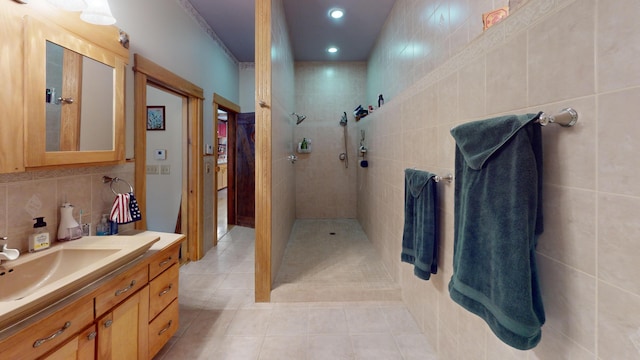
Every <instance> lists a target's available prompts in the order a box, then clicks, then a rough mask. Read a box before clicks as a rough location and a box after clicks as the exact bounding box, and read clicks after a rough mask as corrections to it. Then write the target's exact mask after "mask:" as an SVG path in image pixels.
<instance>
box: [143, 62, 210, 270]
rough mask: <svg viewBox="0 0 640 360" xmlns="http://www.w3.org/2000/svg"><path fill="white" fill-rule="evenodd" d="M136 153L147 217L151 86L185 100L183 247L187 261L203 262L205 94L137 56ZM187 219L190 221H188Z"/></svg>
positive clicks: (144, 211)
mask: <svg viewBox="0 0 640 360" xmlns="http://www.w3.org/2000/svg"><path fill="white" fill-rule="evenodd" d="M133 58H134V67H133V71H134V113H135V114H134V119H135V120H134V139H135V141H134V149H135V150H134V151H135V155H134V156H135V178H136V181H135V191H136V194H137V195H136V198H137V201H138V206H139V207H140V211H141V212H142V214H146V192H147V180H146V165H147V164H146V163H147V156H146V151H147V137H146V131H147V85H153V86H155V87H156V88H159V89H166V90H168V91H170V92H173V93H176V94H178V95H180V96H183V97H184V98H185V99H186V100H185V101H183V104H182V114H183V119H185V120H184V121H183V134H182V136H183V146H185V147H186V151H183V152H184V155H183V157H184V158H183V165H182V174H183V178H184V179H186V181H183V182H182V203H181V214H182V222H183V224H186V227H183V229H186V236H187V241H186V244H185V243H183V245H182V256H183V260H200V259H201V258H202V257H203V256H204V253H203V252H204V251H203V249H204V246H203V243H202V241H203V238H202V234H203V231H202V226H203V219H204V211H203V197H202V194H203V190H202V189H203V170H202V168H203V166H202V162H203V156H202V151H201V149H202V119H203V100H204V91H203V90H202V88H200V87H198V86H196V85H194V84H192V83H191V82H189V81H187V80H185V79H183V78H181V77H180V76H178V75H176V74H174V73H172V72H171V71H169V70H167V69H165V68H163V67H162V66H160V65H158V64H156V63H154V62H153V61H151V60H149V59H146V58H145V57H143V56H142V55H140V54H134V55H133ZM185 217H186V219H185ZM136 229H140V230H146V229H147V221H146V218H145V217H144V216H143V217H142V221H138V222H136Z"/></svg>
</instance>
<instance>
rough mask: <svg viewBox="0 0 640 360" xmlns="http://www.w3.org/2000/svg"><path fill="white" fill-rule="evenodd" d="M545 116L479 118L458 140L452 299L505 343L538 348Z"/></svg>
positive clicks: (454, 132)
mask: <svg viewBox="0 0 640 360" xmlns="http://www.w3.org/2000/svg"><path fill="white" fill-rule="evenodd" d="M538 117H539V114H538V115H536V114H527V115H510V116H502V117H498V118H493V119H488V120H482V121H474V122H471V123H467V124H463V125H460V126H458V127H456V128H453V129H451V135H452V136H453V137H454V139H455V140H456V157H455V173H456V180H455V192H454V205H455V210H454V249H453V276H452V277H451V281H450V282H449V294H450V296H451V298H452V299H453V300H454V301H455V302H457V303H458V304H460V305H461V306H462V307H464V308H465V309H467V310H469V311H471V312H472V313H474V314H476V315H478V316H480V317H481V318H482V319H483V320H484V321H485V322H486V323H487V324H488V325H489V328H491V331H493V333H494V334H495V335H496V336H497V337H498V338H500V339H501V340H502V341H504V342H505V343H506V344H508V345H510V346H512V347H514V348H516V349H520V350H527V349H531V348H533V347H535V346H536V345H537V344H538V342H539V341H540V337H541V327H542V324H544V321H545V315H544V308H543V305H542V296H541V294H540V285H539V282H538V271H537V268H536V259H535V247H536V244H537V240H538V236H539V235H540V234H541V233H542V231H543V226H542V138H541V132H540V125H539V124H535V123H534V122H533V121H534V120H536V119H537V118H538Z"/></svg>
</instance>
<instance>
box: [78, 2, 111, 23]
mask: <svg viewBox="0 0 640 360" xmlns="http://www.w3.org/2000/svg"><path fill="white" fill-rule="evenodd" d="M86 2H87V8H86V9H85V10H83V11H82V14H80V19H82V20H84V21H86V22H88V23H91V24H96V25H112V24H115V22H116V19H115V18H114V17H113V15H111V8H109V3H108V2H107V0H86Z"/></svg>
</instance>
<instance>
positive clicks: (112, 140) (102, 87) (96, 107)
mask: <svg viewBox="0 0 640 360" xmlns="http://www.w3.org/2000/svg"><path fill="white" fill-rule="evenodd" d="M24 26H25V32H24V36H25V38H24V57H25V61H24V65H25V66H24V79H25V89H24V91H25V103H24V115H25V124H24V129H25V130H24V131H25V144H24V164H25V168H30V167H47V166H60V165H71V164H91V163H98V164H104V163H118V162H123V161H124V160H125V159H124V156H125V145H124V137H125V134H124V122H125V119H124V117H125V96H124V91H125V66H126V63H127V61H128V51H127V50H125V51H120V52H119V53H115V52H113V51H110V50H107V49H105V48H103V47H101V46H99V45H96V44H94V43H92V42H90V41H88V40H87V39H85V38H82V37H80V36H78V35H76V34H74V33H72V32H70V31H67V30H66V29H64V28H62V27H60V26H59V25H56V24H54V23H50V22H44V21H41V20H39V19H36V18H34V17H30V16H25V17H24ZM88 34H91V31H90V29H88ZM116 35H117V34H116ZM113 41H114V42H117V41H118V39H117V37H115V38H114V39H113ZM123 55H125V56H123Z"/></svg>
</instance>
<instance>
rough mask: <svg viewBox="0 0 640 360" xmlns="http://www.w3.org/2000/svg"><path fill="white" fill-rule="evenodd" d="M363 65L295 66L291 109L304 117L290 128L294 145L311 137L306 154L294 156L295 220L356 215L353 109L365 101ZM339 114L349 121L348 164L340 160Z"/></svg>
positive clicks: (355, 145) (342, 147)
mask: <svg viewBox="0 0 640 360" xmlns="http://www.w3.org/2000/svg"><path fill="white" fill-rule="evenodd" d="M366 69H367V65H366V63H364V62H343V63H340V62H322V63H319V62H298V63H296V65H295V84H296V86H295V93H296V106H295V112H297V113H299V114H304V115H306V116H307V119H306V120H305V121H304V122H303V123H301V124H300V125H297V126H296V127H295V135H294V145H295V144H297V143H299V142H301V141H302V139H303V138H308V139H311V141H312V142H311V145H312V152H311V153H310V154H297V155H298V159H299V160H298V162H296V165H295V170H296V217H297V218H300V219H309V218H315V219H321V218H329V219H333V218H355V217H356V169H357V168H358V157H357V152H356V151H357V148H358V144H359V142H358V141H359V134H358V131H357V130H356V122H355V119H354V117H353V109H355V108H356V106H358V105H363V106H366V105H367V104H366V102H365V96H364V95H365V94H364V89H366V82H367V79H366V71H367V70H366ZM376 99H377V98H376ZM370 103H373V102H370ZM343 112H346V113H347V116H348V119H349V121H348V123H347V153H348V166H349V167H348V168H346V167H345V164H344V162H343V161H341V160H340V159H339V155H340V153H343V152H344V151H345V150H344V148H345V145H344V127H342V126H340V118H341V116H342V114H343ZM296 146H297V145H296Z"/></svg>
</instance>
